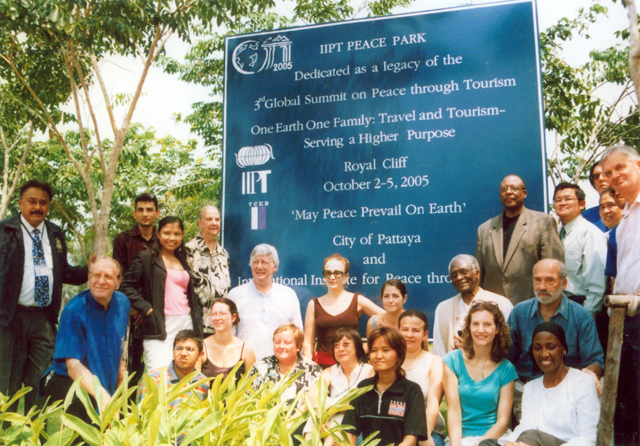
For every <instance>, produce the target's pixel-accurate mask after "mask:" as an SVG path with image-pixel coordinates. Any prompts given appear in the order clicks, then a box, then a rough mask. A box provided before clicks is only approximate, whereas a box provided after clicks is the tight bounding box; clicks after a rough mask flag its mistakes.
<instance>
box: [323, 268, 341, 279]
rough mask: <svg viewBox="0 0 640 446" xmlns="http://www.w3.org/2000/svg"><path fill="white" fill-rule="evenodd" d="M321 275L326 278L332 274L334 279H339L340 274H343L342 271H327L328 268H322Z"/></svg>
mask: <svg viewBox="0 0 640 446" xmlns="http://www.w3.org/2000/svg"><path fill="white" fill-rule="evenodd" d="M322 275H323V276H324V277H326V278H327V279H328V278H330V277H331V276H334V277H335V278H336V279H339V278H341V277H342V276H344V271H329V270H328V269H324V270H322Z"/></svg>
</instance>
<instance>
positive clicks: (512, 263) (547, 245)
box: [476, 175, 564, 305]
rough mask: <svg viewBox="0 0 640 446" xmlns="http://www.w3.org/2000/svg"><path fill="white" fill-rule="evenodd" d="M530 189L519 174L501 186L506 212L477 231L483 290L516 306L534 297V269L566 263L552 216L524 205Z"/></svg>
mask: <svg viewBox="0 0 640 446" xmlns="http://www.w3.org/2000/svg"><path fill="white" fill-rule="evenodd" d="M526 198H527V186H526V185H525V183H524V180H523V179H522V178H520V177H519V176H518V175H507V176H506V177H504V179H503V180H502V182H501V183H500V201H501V202H502V206H503V207H504V210H503V212H502V213H500V215H498V216H497V217H494V218H492V219H490V220H487V221H486V222H484V223H483V224H481V225H480V227H479V228H478V239H477V245H476V259H478V265H479V267H480V287H481V288H483V289H485V290H487V291H491V292H492V293H496V294H500V295H501V296H505V297H506V298H508V299H509V300H510V301H511V303H512V304H514V305H515V304H517V303H519V302H522V301H524V300H527V299H529V298H530V297H532V296H533V293H532V291H533V290H532V289H531V269H532V268H533V265H535V263H536V262H537V261H538V260H541V259H558V260H563V258H564V257H563V251H562V242H561V241H560V238H559V237H558V228H557V225H556V221H555V220H554V219H553V217H552V216H550V215H547V214H545V213H542V212H536V211H532V210H531V209H527V208H526V207H525V205H524V200H525V199H526Z"/></svg>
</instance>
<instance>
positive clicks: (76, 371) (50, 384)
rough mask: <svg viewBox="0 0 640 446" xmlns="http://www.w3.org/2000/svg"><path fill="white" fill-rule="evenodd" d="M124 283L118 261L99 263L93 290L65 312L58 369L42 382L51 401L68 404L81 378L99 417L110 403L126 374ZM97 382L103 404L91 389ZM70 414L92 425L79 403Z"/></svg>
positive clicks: (55, 365)
mask: <svg viewBox="0 0 640 446" xmlns="http://www.w3.org/2000/svg"><path fill="white" fill-rule="evenodd" d="M121 280H122V271H121V268H120V264H119V263H118V262H117V261H116V260H114V259H111V258H102V259H99V260H97V261H96V262H95V263H94V264H93V265H92V266H91V268H90V269H89V289H88V290H85V291H83V292H81V293H80V294H78V295H77V296H75V297H74V298H73V299H71V300H70V301H69V303H68V304H67V305H66V306H65V308H64V310H63V311H62V315H61V316H60V324H59V326H58V335H57V336H56V346H55V351H54V354H53V359H54V363H53V365H52V366H51V367H49V369H48V370H47V372H46V373H45V376H44V378H43V379H42V381H41V391H42V393H43V394H44V396H49V397H51V400H52V401H56V400H61V399H64V398H65V397H66V395H67V392H68V390H69V388H70V387H71V385H72V384H73V382H74V381H75V380H76V379H78V378H82V380H81V381H80V384H81V385H82V387H83V388H84V389H85V390H86V391H87V392H88V393H89V395H90V397H91V400H92V403H93V404H94V407H96V408H98V409H99V410H100V412H102V411H103V410H104V409H105V407H106V406H107V404H108V403H109V401H110V400H111V395H113V393H114V392H115V390H116V388H117V387H118V385H119V384H120V382H121V380H122V377H123V372H124V370H125V368H126V361H124V355H123V346H124V345H125V342H126V333H127V321H128V317H129V307H130V305H129V299H127V296H125V295H124V294H122V293H121V292H119V291H116V289H117V288H118V286H120V281H121ZM94 376H96V377H98V379H99V380H100V384H101V385H102V390H101V391H100V393H101V398H99V397H98V396H97V395H98V389H96V388H94V386H93V378H94ZM98 400H100V404H99V407H98V404H97V401H98ZM67 413H69V414H72V415H75V416H77V417H78V418H80V419H82V420H84V421H86V422H87V423H91V419H90V418H89V416H88V415H87V413H86V410H85V409H84V406H83V405H82V403H81V402H80V400H79V399H78V398H77V397H74V399H73V402H72V403H71V405H70V406H69V408H68V410H67Z"/></svg>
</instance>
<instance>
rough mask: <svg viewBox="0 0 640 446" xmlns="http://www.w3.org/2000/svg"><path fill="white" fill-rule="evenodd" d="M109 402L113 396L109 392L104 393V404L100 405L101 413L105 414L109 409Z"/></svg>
mask: <svg viewBox="0 0 640 446" xmlns="http://www.w3.org/2000/svg"><path fill="white" fill-rule="evenodd" d="M109 401H111V395H109V394H108V393H107V392H103V394H102V404H101V405H100V413H101V414H103V413H104V412H105V410H106V409H107V405H108V404H109Z"/></svg>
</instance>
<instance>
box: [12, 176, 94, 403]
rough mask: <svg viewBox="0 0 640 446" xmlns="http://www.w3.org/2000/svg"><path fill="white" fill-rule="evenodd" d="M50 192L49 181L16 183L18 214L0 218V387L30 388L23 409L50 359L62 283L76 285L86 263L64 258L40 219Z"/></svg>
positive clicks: (55, 231) (54, 234) (60, 240)
mask: <svg viewBox="0 0 640 446" xmlns="http://www.w3.org/2000/svg"><path fill="white" fill-rule="evenodd" d="M52 197H53V191H52V189H51V186H50V185H49V184H47V183H45V182H43V181H39V180H31V181H28V182H27V183H25V184H24V185H23V186H22V187H21V188H20V201H19V202H18V203H19V206H20V214H19V215H14V216H13V217H11V218H8V219H6V220H3V221H1V222H0V358H1V359H0V392H2V393H3V394H5V395H7V394H9V395H13V394H14V393H16V392H17V391H18V390H19V389H20V387H21V386H22V385H23V384H24V386H25V387H26V386H29V387H32V388H33V389H34V391H32V392H30V393H29V394H27V396H26V397H25V405H26V406H25V412H26V411H28V410H29V408H30V407H31V406H32V405H33V403H34V402H35V396H36V395H35V389H37V385H38V380H39V379H40V378H41V377H42V375H43V373H44V371H45V370H46V369H47V367H48V366H49V364H50V363H51V361H52V358H53V349H54V345H55V339H56V323H57V321H58V314H59V312H60V305H61V302H62V284H63V283H68V284H72V285H82V284H83V283H85V282H86V281H87V277H88V269H87V267H86V266H75V267H72V266H70V265H69V263H68V262H67V245H66V243H65V239H64V234H63V233H62V231H61V229H60V228H59V227H58V226H56V225H54V224H53V223H51V222H49V221H45V218H46V217H47V213H48V212H49V204H50V203H51V198H52ZM94 258H95V256H94V257H92V259H91V261H93V260H94Z"/></svg>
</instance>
